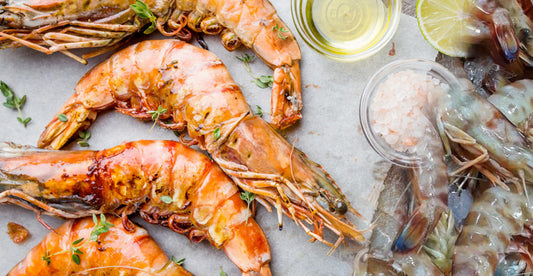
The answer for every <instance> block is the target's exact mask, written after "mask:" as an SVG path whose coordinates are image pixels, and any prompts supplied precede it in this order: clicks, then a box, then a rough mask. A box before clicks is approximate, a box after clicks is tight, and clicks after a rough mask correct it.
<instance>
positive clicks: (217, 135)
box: [213, 127, 220, 140]
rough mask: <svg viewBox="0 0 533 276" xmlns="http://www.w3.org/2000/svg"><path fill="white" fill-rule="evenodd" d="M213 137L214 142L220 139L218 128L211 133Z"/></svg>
mask: <svg viewBox="0 0 533 276" xmlns="http://www.w3.org/2000/svg"><path fill="white" fill-rule="evenodd" d="M213 136H214V137H215V140H218V138H220V128H219V127H217V128H216V129H215V132H213Z"/></svg>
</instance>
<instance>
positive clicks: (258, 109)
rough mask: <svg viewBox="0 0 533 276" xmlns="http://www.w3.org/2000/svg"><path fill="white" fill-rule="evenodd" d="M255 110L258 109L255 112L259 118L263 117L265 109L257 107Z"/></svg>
mask: <svg viewBox="0 0 533 276" xmlns="http://www.w3.org/2000/svg"><path fill="white" fill-rule="evenodd" d="M255 108H256V109H257V111H256V112H255V115H257V116H259V117H263V109H262V108H261V107H260V106H258V105H256V106H255Z"/></svg>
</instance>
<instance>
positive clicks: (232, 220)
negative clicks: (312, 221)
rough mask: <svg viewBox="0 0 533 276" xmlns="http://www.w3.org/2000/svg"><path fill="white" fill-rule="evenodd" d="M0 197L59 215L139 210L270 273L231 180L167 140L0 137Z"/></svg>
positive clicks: (266, 250)
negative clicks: (35, 142)
mask: <svg viewBox="0 0 533 276" xmlns="http://www.w3.org/2000/svg"><path fill="white" fill-rule="evenodd" d="M0 187H1V191H2V193H0V203H3V204H16V205H19V206H22V207H25V208H28V209H31V210H34V211H36V212H38V213H39V214H40V213H42V214H46V215H52V216H57V217H61V218H80V217H85V216H90V215H91V214H98V213H100V214H101V213H111V214H116V215H120V216H122V217H123V218H124V220H123V224H124V227H125V228H127V229H133V227H132V226H131V222H129V220H128V219H127V215H129V214H132V213H134V212H136V211H138V212H139V213H140V215H141V217H143V218H144V219H145V220H146V221H148V222H150V223H155V224H161V225H164V226H167V227H169V228H170V229H172V230H173V231H175V232H178V233H180V234H183V235H186V236H187V237H188V238H189V239H190V240H191V241H193V242H200V241H201V240H203V239H207V240H209V241H210V242H211V244H212V245H213V246H215V247H216V248H219V249H220V248H223V249H224V251H225V252H226V255H227V256H228V257H229V258H230V259H231V260H232V261H233V262H234V263H235V265H237V266H238V267H239V268H240V269H241V271H242V272H243V274H244V275H247V274H249V273H258V274H259V275H270V267H269V262H270V247H269V245H268V242H267V240H266V237H265V235H264V233H263V230H262V229H261V228H260V227H259V225H258V224H257V223H256V222H255V220H254V219H253V218H252V217H251V212H250V210H249V209H248V208H247V205H246V203H244V202H243V201H242V200H241V198H240V193H239V189H238V187H237V186H236V185H235V184H234V183H233V182H232V181H231V179H229V178H228V177H227V176H226V175H225V174H224V173H223V172H222V171H221V170H220V169H219V168H218V166H217V165H216V164H215V163H213V162H211V161H210V160H209V158H208V157H206V156H204V155H203V154H201V153H199V152H197V151H195V150H192V149H190V148H188V147H186V146H184V145H182V144H180V143H178V142H173V141H137V142H130V143H126V144H122V145H119V146H116V147H113V148H110V149H106V150H102V151H53V150H39V149H34V148H30V147H25V146H17V145H15V144H11V143H2V144H0Z"/></svg>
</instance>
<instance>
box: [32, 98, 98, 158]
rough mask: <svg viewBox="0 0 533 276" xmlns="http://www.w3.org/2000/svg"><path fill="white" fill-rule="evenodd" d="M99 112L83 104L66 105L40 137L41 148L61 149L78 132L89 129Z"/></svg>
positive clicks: (39, 145)
mask: <svg viewBox="0 0 533 276" xmlns="http://www.w3.org/2000/svg"><path fill="white" fill-rule="evenodd" d="M96 115H97V112H96V111H94V110H89V109H86V108H85V107H84V106H83V105H82V104H75V105H65V107H63V108H62V109H61V110H60V111H59V112H58V113H57V114H56V115H55V116H54V118H53V119H52V121H50V123H48V125H47V126H46V127H45V130H44V131H43V133H42V134H41V136H40V137H39V141H38V142H37V146H38V147H39V148H47V149H60V148H61V147H63V146H64V145H65V144H66V143H67V142H68V141H69V140H70V138H71V137H77V135H76V134H77V133H78V131H82V130H85V129H87V128H88V127H89V126H90V125H91V124H92V123H93V122H94V120H95V119H96Z"/></svg>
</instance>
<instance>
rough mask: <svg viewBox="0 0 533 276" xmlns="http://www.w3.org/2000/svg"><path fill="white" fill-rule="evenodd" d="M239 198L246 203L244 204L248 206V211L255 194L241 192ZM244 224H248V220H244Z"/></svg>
mask: <svg viewBox="0 0 533 276" xmlns="http://www.w3.org/2000/svg"><path fill="white" fill-rule="evenodd" d="M240 197H241V199H242V200H244V201H245V202H246V204H247V205H248V206H247V208H248V210H250V204H252V202H253V201H254V199H255V194H254V193H252V192H248V191H243V192H241V195H240ZM250 211H251V210H250ZM246 223H248V218H246Z"/></svg>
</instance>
